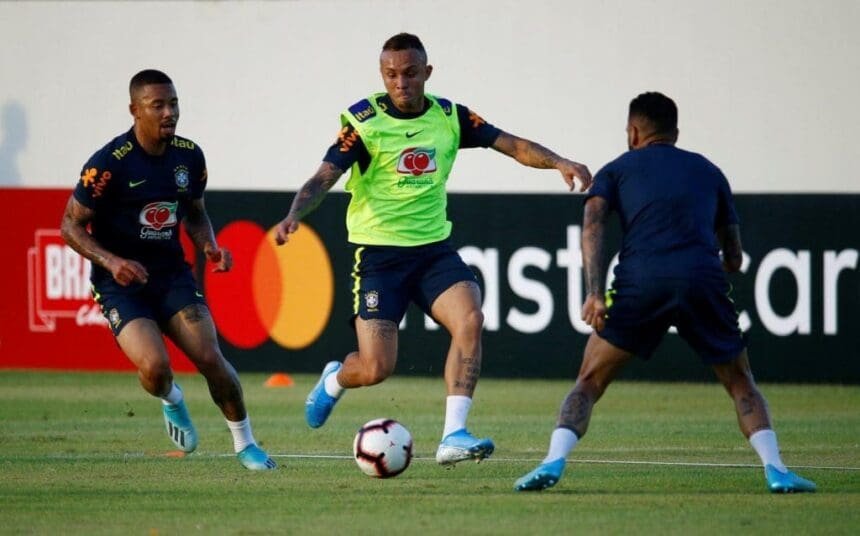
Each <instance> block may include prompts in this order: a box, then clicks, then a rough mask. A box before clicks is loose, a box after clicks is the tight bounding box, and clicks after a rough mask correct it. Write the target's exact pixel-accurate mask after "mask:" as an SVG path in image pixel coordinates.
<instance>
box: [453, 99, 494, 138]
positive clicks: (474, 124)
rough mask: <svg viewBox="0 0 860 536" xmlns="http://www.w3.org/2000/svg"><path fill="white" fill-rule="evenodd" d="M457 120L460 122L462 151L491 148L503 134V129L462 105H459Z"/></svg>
mask: <svg viewBox="0 0 860 536" xmlns="http://www.w3.org/2000/svg"><path fill="white" fill-rule="evenodd" d="M457 119H458V120H459V121H460V148H461V149H469V148H471V147H489V146H491V145H492V144H493V142H495V141H496V138H498V137H499V133H501V129H499V128H496V127H495V126H493V125H491V124H490V123H487V122H486V121H484V118H482V117H481V116H480V115H478V114H476V113H475V112H473V111H472V110H470V109H469V108H468V107H467V106H463V105H462V104H458V105H457Z"/></svg>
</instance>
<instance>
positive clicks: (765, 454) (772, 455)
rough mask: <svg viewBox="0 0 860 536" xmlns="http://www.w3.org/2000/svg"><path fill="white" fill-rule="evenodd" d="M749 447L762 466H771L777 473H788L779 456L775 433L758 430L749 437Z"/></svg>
mask: <svg viewBox="0 0 860 536" xmlns="http://www.w3.org/2000/svg"><path fill="white" fill-rule="evenodd" d="M750 445H752V448H753V449H755V451H756V454H758V457H759V458H761V463H762V464H764V465H772V466H773V467H774V468H775V469H776V470H777V471H780V472H783V473H784V472H786V471H788V469H787V468H786V467H785V464H783V463H782V458H781V457H780V455H779V445H778V444H777V442H776V432H774V431H773V430H759V431H758V432H756V433H754V434H753V435H751V436H750Z"/></svg>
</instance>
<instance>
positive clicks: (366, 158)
mask: <svg viewBox="0 0 860 536" xmlns="http://www.w3.org/2000/svg"><path fill="white" fill-rule="evenodd" d="M323 162H328V163H329V164H331V165H333V166H335V167H337V168H338V169H341V170H343V171H347V170H348V169H349V168H351V167H352V165H353V164H355V163H356V162H358V166H359V168H360V169H361V171H364V170H366V169H367V166H369V165H370V153H369V152H367V147H365V145H364V142H363V141H362V140H361V136H359V135H358V131H356V130H355V127H353V126H352V125H351V124H350V123H347V124H346V126H344V127H343V128H341V129H340V132H338V134H337V139H336V140H335V141H334V143H333V144H332V145H331V147H329V148H328V151H326V153H325V156H324V157H323Z"/></svg>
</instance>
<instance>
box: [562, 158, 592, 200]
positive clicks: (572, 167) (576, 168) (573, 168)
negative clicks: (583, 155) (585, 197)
mask: <svg viewBox="0 0 860 536" xmlns="http://www.w3.org/2000/svg"><path fill="white" fill-rule="evenodd" d="M556 169H558V170H559V172H561V176H562V177H564V182H565V183H567V187H568V189H569V190H570V191H571V192H572V191H573V190H574V189H575V188H576V180H577V179H579V191H580V192H584V191H586V190H588V188H589V187H591V182H592V181H593V179H592V177H591V172H590V171H588V167H587V166H586V165H585V164H580V163H579V162H574V161H573V160H568V159H566V158H564V159H562V160H561V161H559V162H558V164H557V165H556Z"/></svg>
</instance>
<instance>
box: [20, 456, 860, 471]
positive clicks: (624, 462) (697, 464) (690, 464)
mask: <svg viewBox="0 0 860 536" xmlns="http://www.w3.org/2000/svg"><path fill="white" fill-rule="evenodd" d="M170 454H171V453H170V452H156V453H147V452H126V453H122V454H70V453H64V454H50V455H47V456H45V457H46V458H50V459H62V460H111V459H129V458H158V457H168V456H169V455H170ZM187 456H188V457H194V458H232V457H234V456H235V454H226V453H202V452H195V453H193V454H188V455H187ZM269 456H271V457H272V458H286V459H308V460H351V459H352V456H351V455H347V454H269ZM10 458H14V456H10ZM412 459H413V460H417V461H422V462H424V461H433V462H435V461H436V459H435V458H434V457H432V456H415V457H414V458H412ZM542 460H543V459H542V458H499V457H494V458H488V459H487V460H484V462H483V463H539V462H541V461H542ZM568 463H570V464H577V463H584V464H607V465H658V466H659V465H664V466H675V467H721V468H732V467H733V468H757V469H761V465H760V464H752V463H717V462H682V461H657V460H596V459H588V458H570V459H568ZM790 468H791V469H826V470H832V471H860V467H846V466H833V465H794V464H792V465H790Z"/></svg>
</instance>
